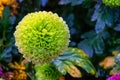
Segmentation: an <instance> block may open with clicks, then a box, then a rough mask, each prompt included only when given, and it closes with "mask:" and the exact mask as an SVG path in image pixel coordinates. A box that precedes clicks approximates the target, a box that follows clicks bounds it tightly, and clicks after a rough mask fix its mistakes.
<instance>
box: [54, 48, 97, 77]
mask: <svg viewBox="0 0 120 80" xmlns="http://www.w3.org/2000/svg"><path fill="white" fill-rule="evenodd" d="M52 63H53V64H54V65H56V67H57V69H58V70H59V71H60V72H61V73H63V72H64V75H65V74H66V73H69V74H70V75H71V76H73V77H81V75H82V74H81V72H80V71H79V69H78V68H77V67H76V66H79V67H81V68H83V69H84V70H86V72H88V73H90V74H92V75H95V74H96V70H95V68H94V66H93V65H92V63H91V62H90V61H89V59H88V56H87V55H86V54H85V53H84V52H83V51H82V50H80V49H77V48H68V50H66V51H65V52H64V54H63V55H60V56H59V57H58V58H57V59H56V60H53V61H52Z"/></svg>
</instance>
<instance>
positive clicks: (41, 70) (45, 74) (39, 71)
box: [35, 64, 62, 80]
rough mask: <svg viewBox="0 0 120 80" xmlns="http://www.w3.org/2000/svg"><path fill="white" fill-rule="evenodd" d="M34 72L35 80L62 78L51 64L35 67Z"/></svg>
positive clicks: (56, 79) (57, 79)
mask: <svg viewBox="0 0 120 80" xmlns="http://www.w3.org/2000/svg"><path fill="white" fill-rule="evenodd" d="M35 70H36V80H59V78H60V77H61V76H62V74H61V73H60V72H59V71H58V70H57V69H56V68H55V66H54V65H51V64H44V65H43V66H40V65H36V66H35Z"/></svg>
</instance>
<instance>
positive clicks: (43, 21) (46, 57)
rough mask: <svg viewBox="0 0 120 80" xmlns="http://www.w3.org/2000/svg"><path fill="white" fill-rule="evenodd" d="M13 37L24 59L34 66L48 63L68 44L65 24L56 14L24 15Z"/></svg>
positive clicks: (37, 13) (41, 12)
mask: <svg viewBox="0 0 120 80" xmlns="http://www.w3.org/2000/svg"><path fill="white" fill-rule="evenodd" d="M14 36H15V40H16V43H15V44H16V45H17V46H18V49H19V51H20V52H21V53H22V54H23V56H24V58H26V59H28V60H31V61H32V62H33V63H36V64H43V63H49V62H50V61H51V60H52V59H54V58H56V57H58V55H59V54H60V53H63V52H64V50H66V48H67V46H68V44H69V30H68V26H67V24H66V23H65V22H64V21H63V19H62V18H61V17H59V16H58V15H57V14H53V13H52V12H46V11H40V12H35V13H30V14H28V15H26V16H25V17H24V18H23V19H22V21H21V22H20V23H19V24H18V25H17V27H16V31H15V33H14Z"/></svg>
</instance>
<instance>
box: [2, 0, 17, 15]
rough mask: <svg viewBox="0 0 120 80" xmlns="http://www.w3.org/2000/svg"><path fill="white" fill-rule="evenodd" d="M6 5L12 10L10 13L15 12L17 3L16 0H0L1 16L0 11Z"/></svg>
mask: <svg viewBox="0 0 120 80" xmlns="http://www.w3.org/2000/svg"><path fill="white" fill-rule="evenodd" d="M6 6H10V7H11V10H12V13H11V14H12V15H14V14H17V13H18V12H17V8H18V3H17V1H16V0H0V17H2V12H3V10H4V8H5V7H6Z"/></svg>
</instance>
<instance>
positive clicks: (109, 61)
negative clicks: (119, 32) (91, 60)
mask: <svg viewBox="0 0 120 80" xmlns="http://www.w3.org/2000/svg"><path fill="white" fill-rule="evenodd" d="M114 64H115V62H114V57H112V56H108V57H106V58H105V59H104V60H103V61H102V62H100V63H99V65H100V66H102V67H103V68H104V69H108V68H111V67H113V66H114Z"/></svg>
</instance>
